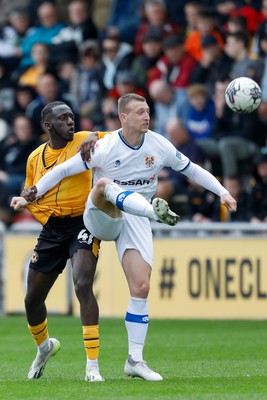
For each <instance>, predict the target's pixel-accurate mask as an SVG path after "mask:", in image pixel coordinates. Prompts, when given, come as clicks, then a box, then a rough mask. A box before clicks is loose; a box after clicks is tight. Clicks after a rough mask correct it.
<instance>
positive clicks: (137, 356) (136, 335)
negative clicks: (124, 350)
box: [125, 297, 149, 361]
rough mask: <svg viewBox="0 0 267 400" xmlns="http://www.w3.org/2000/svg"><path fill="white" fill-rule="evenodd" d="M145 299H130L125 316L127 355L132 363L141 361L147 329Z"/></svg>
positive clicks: (146, 305) (147, 320)
mask: <svg viewBox="0 0 267 400" xmlns="http://www.w3.org/2000/svg"><path fill="white" fill-rule="evenodd" d="M148 322H149V318H148V302H147V299H140V298H137V297H131V299H130V303H129V305H128V308H127V312H126V316H125V326H126V329H127V333H128V346H129V354H130V355H131V356H132V358H133V360H134V361H143V348H144V344H145V340H146V335H147V329H148Z"/></svg>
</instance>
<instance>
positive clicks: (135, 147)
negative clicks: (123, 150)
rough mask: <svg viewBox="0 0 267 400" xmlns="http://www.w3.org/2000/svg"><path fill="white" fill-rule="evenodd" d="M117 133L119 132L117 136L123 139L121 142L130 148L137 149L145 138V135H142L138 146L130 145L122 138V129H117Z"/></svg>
mask: <svg viewBox="0 0 267 400" xmlns="http://www.w3.org/2000/svg"><path fill="white" fill-rule="evenodd" d="M118 134H119V137H120V138H121V140H122V141H123V143H124V144H125V145H126V146H127V147H129V148H130V149H132V150H139V149H140V147H142V146H143V143H144V140H145V135H143V138H142V140H141V142H140V143H139V145H138V146H131V145H130V144H129V143H128V142H127V141H126V140H125V139H124V137H123V136H122V130H119V131H118Z"/></svg>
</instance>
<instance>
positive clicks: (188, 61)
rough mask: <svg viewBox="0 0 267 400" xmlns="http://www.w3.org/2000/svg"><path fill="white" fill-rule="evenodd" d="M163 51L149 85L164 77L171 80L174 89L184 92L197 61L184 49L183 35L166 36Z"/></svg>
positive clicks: (167, 80) (168, 80) (153, 70)
mask: <svg viewBox="0 0 267 400" xmlns="http://www.w3.org/2000/svg"><path fill="white" fill-rule="evenodd" d="M163 53H164V54H163V56H162V57H161V58H160V59H159V60H158V62H157V63H156V66H155V67H154V68H153V69H152V70H151V74H150V79H149V81H148V86H150V85H151V83H152V82H153V81H154V80H157V79H163V80H165V81H166V82H169V83H170V84H171V86H172V87H173V89H175V90H179V91H180V92H181V93H184V92H185V89H186V87H187V86H188V85H189V83H190V77H191V74H192V72H193V70H194V69H195V67H196V65H197V62H196V61H195V60H194V58H193V57H192V56H191V55H190V54H188V53H186V51H185V50H184V38H183V37H181V36H170V37H168V38H166V39H165V40H164V41H163Z"/></svg>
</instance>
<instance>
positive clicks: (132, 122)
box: [121, 100, 150, 133]
mask: <svg viewBox="0 0 267 400" xmlns="http://www.w3.org/2000/svg"><path fill="white" fill-rule="evenodd" d="M121 117H122V121H123V125H124V126H125V127H126V128H127V130H128V131H132V132H138V133H146V132H147V130H148V128H149V122H150V112H149V107H148V105H147V103H146V102H140V101H135V100H133V101H132V102H131V103H129V105H128V111H127V112H126V113H122V115H121Z"/></svg>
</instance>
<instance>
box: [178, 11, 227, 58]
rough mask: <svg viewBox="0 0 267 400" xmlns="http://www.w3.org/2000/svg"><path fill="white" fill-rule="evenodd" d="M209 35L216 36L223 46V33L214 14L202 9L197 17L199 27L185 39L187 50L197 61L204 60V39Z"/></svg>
mask: <svg viewBox="0 0 267 400" xmlns="http://www.w3.org/2000/svg"><path fill="white" fill-rule="evenodd" d="M207 35H211V36H214V38H215V39H216V40H217V42H218V43H219V44H220V46H221V47H222V48H223V46H224V39H223V35H222V33H221V32H220V31H219V29H218V28H217V26H216V19H215V17H214V15H213V14H212V13H210V12H207V11H201V12H200V13H199V14H198V17H197V29H196V30H195V31H194V32H191V33H190V34H189V35H188V36H187V38H186V41H185V50H186V51H187V52H188V53H189V54H191V56H192V57H194V58H195V60H197V61H201V60H202V57H203V52H202V39H203V37H204V36H207Z"/></svg>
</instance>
